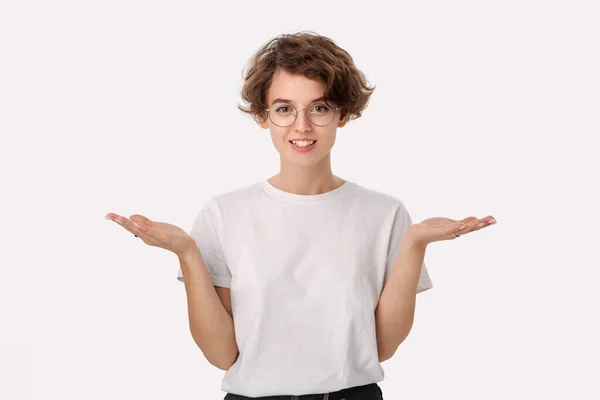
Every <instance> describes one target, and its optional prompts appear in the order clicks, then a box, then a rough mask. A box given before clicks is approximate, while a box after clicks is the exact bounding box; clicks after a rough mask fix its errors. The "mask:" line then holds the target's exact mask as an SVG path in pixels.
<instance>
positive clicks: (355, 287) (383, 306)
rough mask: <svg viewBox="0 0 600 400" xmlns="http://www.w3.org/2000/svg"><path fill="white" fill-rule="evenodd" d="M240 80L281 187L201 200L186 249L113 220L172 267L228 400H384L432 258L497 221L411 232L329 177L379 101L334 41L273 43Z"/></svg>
mask: <svg viewBox="0 0 600 400" xmlns="http://www.w3.org/2000/svg"><path fill="white" fill-rule="evenodd" d="M246 72H247V73H246V76H245V84H244V87H243V91H242V98H243V99H244V101H245V102H246V103H247V105H246V106H244V107H241V106H240V109H241V110H242V111H244V112H246V113H248V114H251V115H252V116H253V117H254V118H255V120H256V121H257V123H259V124H260V126H261V127H263V128H264V129H268V131H269V132H270V134H271V139H272V141H273V145H274V146H275V149H276V150H277V151H278V152H279V156H280V171H279V173H278V174H276V175H274V176H271V177H270V178H268V179H264V180H260V181H258V182H256V183H253V184H251V185H248V186H246V187H243V188H240V189H237V190H234V191H231V192H228V193H224V194H220V195H218V196H215V197H212V198H211V199H209V200H208V201H207V202H206V203H205V204H204V206H203V208H202V210H201V211H200V213H199V214H198V216H197V218H196V220H195V223H194V225H193V227H192V229H191V231H190V234H189V235H188V234H187V233H186V232H184V231H183V230H182V229H180V228H178V227H176V226H173V225H170V224H167V223H162V222H155V221H151V220H149V219H148V218H146V217H144V216H141V215H137V214H136V215H132V216H130V219H127V218H125V217H122V216H119V215H117V214H113V213H110V214H108V215H107V217H108V218H109V219H112V220H114V221H116V222H119V223H120V224H121V225H123V226H124V227H125V228H126V229H127V230H128V231H130V232H132V233H133V234H135V235H136V236H138V237H139V238H140V239H142V240H143V241H144V242H145V243H147V244H149V245H152V246H159V247H162V248H165V249H167V250H170V251H172V252H174V253H175V254H177V256H178V258H179V261H180V265H181V268H180V269H179V271H178V275H177V278H178V279H179V280H180V281H182V282H184V284H185V289H186V293H187V299H188V313H189V320H190V329H191V333H192V337H193V338H194V340H195V342H196V343H197V345H198V346H199V347H200V348H201V349H202V351H203V353H204V355H205V356H206V358H207V359H208V361H209V362H210V363H212V364H213V365H215V366H216V367H218V368H221V369H223V370H226V371H227V372H226V374H225V377H224V379H223V383H222V386H221V388H222V389H223V390H224V391H225V392H227V395H226V396H225V399H227V400H242V399H250V398H253V399H254V398H260V399H282V400H283V399H290V400H291V399H329V400H341V399H345V400H371V399H372V400H375V399H379V400H381V399H382V398H383V397H382V393H381V390H380V387H379V386H378V385H377V382H380V381H382V380H383V378H384V373H383V369H382V367H381V362H382V361H384V360H386V359H389V358H390V357H391V356H392V355H393V354H394V352H395V351H396V349H397V348H398V346H399V345H400V343H401V342H402V341H403V340H404V339H405V338H406V337H407V335H408V333H409V331H410V329H411V327H412V322H413V317H414V309H415V296H416V294H417V293H419V292H422V291H424V290H427V289H430V288H431V287H432V283H431V280H430V278H429V275H428V271H427V269H426V266H425V263H424V262H423V260H424V256H425V249H426V247H427V245H428V244H429V243H432V242H436V241H441V240H450V239H456V238H457V237H459V236H460V235H464V234H466V233H468V232H473V231H477V230H479V229H482V228H483V227H486V226H488V225H491V224H493V223H495V220H494V219H493V218H492V216H487V217H485V218H481V219H478V218H475V217H468V218H465V219H463V220H460V221H458V220H454V219H450V218H430V219H428V220H425V221H423V222H421V223H419V224H413V223H412V220H411V217H410V214H409V212H408V211H407V209H406V207H405V206H404V204H403V203H402V201H401V200H400V199H397V198H394V197H392V196H390V195H387V194H384V193H381V192H377V191H374V190H370V189H367V188H365V187H363V186H361V185H359V184H357V183H354V182H352V181H349V180H347V179H343V178H341V177H338V176H336V175H334V174H333V172H332V168H331V158H330V157H331V150H332V148H333V146H334V144H335V138H336V133H337V129H338V128H342V127H343V126H344V125H345V124H346V123H347V122H348V121H349V120H350V119H356V118H358V117H360V115H361V112H362V111H363V110H364V109H365V108H366V106H367V104H368V100H369V97H370V96H371V93H372V92H373V90H374V87H369V86H367V83H366V79H365V76H364V74H363V73H362V72H361V71H359V70H358V69H357V68H356V66H355V64H354V62H353V60H352V58H351V56H350V55H349V54H348V53H347V52H346V51H344V50H343V49H341V48H340V47H338V46H337V45H336V44H335V43H334V42H333V41H332V40H331V39H329V38H327V37H323V36H320V35H317V34H314V33H312V32H298V33H296V34H293V35H281V36H278V37H276V38H274V39H272V40H271V41H269V42H267V43H266V44H265V45H264V46H263V47H262V48H261V49H259V51H258V52H257V53H256V54H255V55H254V57H253V58H252V59H251V62H250V64H249V68H248V70H247V71H246ZM273 396H275V397H273Z"/></svg>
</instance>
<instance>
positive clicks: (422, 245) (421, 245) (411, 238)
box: [402, 226, 429, 251]
mask: <svg viewBox="0 0 600 400" xmlns="http://www.w3.org/2000/svg"><path fill="white" fill-rule="evenodd" d="M402 242H403V244H404V245H405V246H406V247H409V248H410V249H413V250H419V251H425V250H427V245H428V244H429V243H427V242H425V241H423V240H422V239H419V237H418V236H417V235H416V234H415V233H414V229H413V228H412V226H409V227H408V230H407V232H406V235H405V236H404V239H403V241H402Z"/></svg>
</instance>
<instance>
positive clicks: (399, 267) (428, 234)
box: [375, 215, 496, 362]
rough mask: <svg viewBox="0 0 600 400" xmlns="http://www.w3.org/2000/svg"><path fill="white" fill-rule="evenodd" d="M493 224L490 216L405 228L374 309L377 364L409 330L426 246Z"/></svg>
mask: <svg viewBox="0 0 600 400" xmlns="http://www.w3.org/2000/svg"><path fill="white" fill-rule="evenodd" d="M495 223H496V220H495V219H494V217H492V216H491V215H488V216H487V217H484V218H475V217H467V218H464V219H462V220H460V221H457V220H455V219H450V218H442V217H435V218H429V219H426V220H425V221H422V222H420V223H418V224H413V225H411V226H409V227H408V230H407V232H406V235H405V236H404V238H403V240H402V242H401V243H400V249H399V251H398V255H397V256H396V260H395V261H394V265H393V267H392V272H390V275H389V277H388V280H387V282H386V284H385V287H384V288H383V290H382V292H381V296H380V297H379V303H378V304H377V308H376V309H375V329H376V335H377V351H378V352H379V362H383V361H385V360H388V359H390V358H391V357H392V356H393V355H394V353H395V352H396V350H397V349H398V346H400V344H401V343H402V342H403V341H404V339H406V337H407V336H408V334H409V332H410V330H411V328H412V325H413V321H414V317H415V302H416V296H417V286H418V284H419V278H420V276H421V267H422V265H423V260H424V259H425V250H426V249H427V245H428V244H430V243H433V242H439V241H442V240H456V238H458V237H460V236H464V235H465V234H467V233H471V232H475V231H478V230H480V229H483V228H486V227H488V226H490V225H493V224H495ZM457 234H458V235H457Z"/></svg>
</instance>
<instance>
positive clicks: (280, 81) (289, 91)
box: [267, 69, 325, 104]
mask: <svg viewBox="0 0 600 400" xmlns="http://www.w3.org/2000/svg"><path fill="white" fill-rule="evenodd" d="M324 94H325V84H324V83H323V82H318V81H314V80H312V79H308V78H307V77H305V76H304V75H296V74H292V73H290V72H288V71H285V70H283V69H278V70H277V71H275V73H274V74H273V79H272V83H271V87H270V88H269V91H268V93H267V103H268V104H271V103H272V102H273V100H274V99H277V98H281V99H289V100H291V101H292V103H296V104H308V103H310V102H311V101H313V100H314V99H317V98H319V97H321V96H323V95H324Z"/></svg>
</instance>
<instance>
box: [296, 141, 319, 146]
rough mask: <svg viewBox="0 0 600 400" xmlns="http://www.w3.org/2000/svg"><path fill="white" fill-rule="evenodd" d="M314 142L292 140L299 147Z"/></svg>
mask: <svg viewBox="0 0 600 400" xmlns="http://www.w3.org/2000/svg"><path fill="white" fill-rule="evenodd" d="M314 142H315V141H314V140H292V143H294V144H295V145H296V146H298V147H308V146H310V145H312V144H313V143H314Z"/></svg>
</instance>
